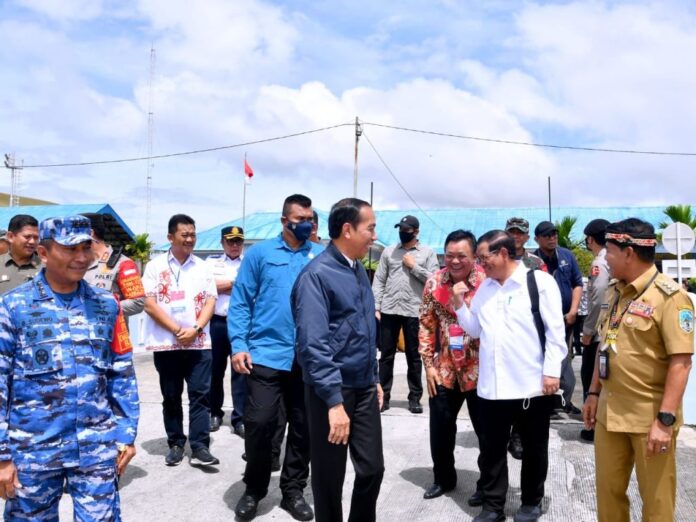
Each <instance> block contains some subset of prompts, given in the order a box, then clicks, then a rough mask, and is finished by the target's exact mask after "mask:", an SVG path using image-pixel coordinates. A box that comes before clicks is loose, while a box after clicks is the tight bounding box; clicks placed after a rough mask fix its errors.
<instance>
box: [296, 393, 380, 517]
mask: <svg viewBox="0 0 696 522" xmlns="http://www.w3.org/2000/svg"><path fill="white" fill-rule="evenodd" d="M305 401H306V404H307V414H308V416H309V430H310V437H311V441H312V444H311V448H312V492H313V493H314V514H315V517H316V520H317V522H341V521H342V520H343V508H342V505H341V496H342V492H343V481H344V480H345V476H346V457H347V455H346V453H347V451H348V448H350V458H351V461H352V462H353V467H354V468H355V482H354V483H353V496H352V497H351V501H350V515H349V516H348V520H349V522H372V521H374V520H376V516H377V515H376V510H377V497H378V496H379V489H380V487H381V485H382V477H383V476H384V456H383V454H382V420H381V418H380V414H379V403H378V401H377V387H376V386H370V387H369V388H361V389H353V388H344V389H343V407H344V408H345V410H346V413H347V415H348V417H349V418H350V436H349V437H348V445H347V446H346V445H344V444H332V443H330V442H329V440H328V439H329V410H328V407H327V406H326V403H325V402H324V401H323V400H321V399H320V398H319V397H318V396H317V394H316V393H315V392H314V390H313V389H312V388H311V387H309V386H307V387H306V391H305Z"/></svg>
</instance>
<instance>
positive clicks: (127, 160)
mask: <svg viewBox="0 0 696 522" xmlns="http://www.w3.org/2000/svg"><path fill="white" fill-rule="evenodd" d="M361 124H362V125H371V126H373V127H381V128H384V129H392V130H398V131H403V132H414V133H418V134H427V135H431V136H441V137H446V138H455V139H462V140H471V141H482V142H487V143H499V144H503V145H521V146H525V147H540V148H547V149H557V150H558V149H561V150H575V151H586V152H606V153H614V154H642V155H654V156H687V157H691V156H696V152H669V151H654V150H634V149H610V148H601V147H581V146H576V145H556V144H552V143H533V142H527V141H515V140H503V139H497V138H483V137H481V136H467V135H463V134H454V133H449V132H439V131H431V130H424V129H413V128H410V127H400V126H397V125H387V124H384V123H376V122H361ZM348 126H350V127H352V126H354V123H352V122H346V123H339V124H337V125H330V126H328V127H321V128H319V129H312V130H307V131H302V132H295V133H293V134H286V135H284V136H274V137H272V138H264V139H260V140H254V141H247V142H244V143H235V144H234V145H223V146H220V147H210V148H207V149H197V150H189V151H184V152H173V153H170V154H160V155H157V156H141V157H134V158H120V159H112V160H97V161H82V162H68V163H44V164H34V165H24V167H23V168H25V169H36V168H53V167H84V166H89V165H107V164H113V163H130V162H135V161H152V160H156V159H166V158H174V157H179V156H191V155H194V154H204V153H207V152H215V151H220V150H227V149H235V148H239V147H248V146H250V145H258V144H261V143H268V142H272V141H280V140H285V139H288V138H296V137H298V136H304V135H306V134H315V133H318V132H324V131H328V130H332V129H337V128H339V127H348Z"/></svg>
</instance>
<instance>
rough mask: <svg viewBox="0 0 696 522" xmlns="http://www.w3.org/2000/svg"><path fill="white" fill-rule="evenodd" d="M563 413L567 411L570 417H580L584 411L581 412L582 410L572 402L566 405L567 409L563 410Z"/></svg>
mask: <svg viewBox="0 0 696 522" xmlns="http://www.w3.org/2000/svg"><path fill="white" fill-rule="evenodd" d="M563 411H565V412H566V413H567V414H568V415H580V414H582V411H580V408H578V407H577V406H575V405H574V404H573V403H572V402H570V403H568V404H566V405H565V408H563Z"/></svg>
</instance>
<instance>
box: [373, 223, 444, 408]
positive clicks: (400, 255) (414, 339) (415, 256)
mask: <svg viewBox="0 0 696 522" xmlns="http://www.w3.org/2000/svg"><path fill="white" fill-rule="evenodd" d="M394 228H398V229H399V239H400V240H401V241H400V242H399V243H397V244H396V245H392V246H389V247H387V248H385V249H384V252H382V257H381V258H380V260H379V266H378V267H377V271H376V272H375V277H374V280H373V281H372V292H373V293H374V295H375V309H376V310H377V312H376V315H377V319H378V320H379V321H380V330H379V331H380V351H381V352H382V354H381V356H380V359H379V381H380V383H381V385H382V389H383V390H384V402H383V405H382V411H386V410H388V409H389V399H390V398H391V387H392V381H393V377H394V356H395V355H396V345H397V343H398V340H399V332H400V331H401V330H402V329H403V334H404V344H405V348H406V362H407V363H408V373H407V379H408V389H409V393H408V409H409V411H410V412H411V413H423V406H421V403H420V400H421V397H422V396H423V383H422V381H421V373H422V366H423V364H422V362H421V358H420V355H419V354H418V317H419V313H420V305H421V298H422V296H423V287H424V286H425V282H426V280H427V279H428V278H429V277H430V276H431V275H433V274H434V273H435V272H436V271H437V270H438V269H439V268H440V265H439V263H438V261H437V256H436V255H435V252H433V250H432V249H431V248H429V247H427V246H424V245H421V244H420V243H419V242H418V233H419V232H420V230H419V229H420V223H419V222H418V219H417V218H415V217H414V216H404V217H403V218H401V220H400V221H399V222H398V223H397V224H396V225H394Z"/></svg>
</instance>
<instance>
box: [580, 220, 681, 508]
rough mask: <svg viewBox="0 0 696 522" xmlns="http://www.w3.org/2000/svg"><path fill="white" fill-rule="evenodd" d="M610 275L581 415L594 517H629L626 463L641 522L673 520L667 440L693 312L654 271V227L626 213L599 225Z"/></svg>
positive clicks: (672, 431) (672, 440)
mask: <svg viewBox="0 0 696 522" xmlns="http://www.w3.org/2000/svg"><path fill="white" fill-rule="evenodd" d="M605 238H606V242H607V245H606V248H607V254H606V260H607V263H608V264H609V268H610V269H611V273H612V275H613V276H614V277H615V278H616V279H615V280H613V281H612V282H611V283H610V284H609V289H608V299H607V303H608V309H607V310H606V312H605V313H604V314H603V317H601V318H600V321H601V327H600V331H599V335H600V339H601V342H600V348H599V351H598V352H597V360H596V363H595V371H594V375H593V377H592V385H591V386H590V391H589V392H588V394H587V399H586V401H585V406H584V408H583V417H584V421H585V427H586V428H587V429H591V428H594V429H595V461H596V466H597V472H596V477H597V478H596V480H597V517H598V519H599V521H600V522H628V521H629V520H630V508H629V502H628V496H627V495H626V490H627V488H628V483H629V479H630V477H631V472H632V471H633V469H634V467H635V471H636V477H637V479H638V488H639V490H640V496H641V498H642V501H643V513H642V519H643V520H650V521H655V522H657V521H660V522H667V521H670V522H671V521H672V520H674V504H675V499H676V485H677V470H676V460H675V452H676V440H677V434H678V432H679V427H680V426H681V424H682V412H681V403H682V397H683V395H684V389H685V387H686V381H687V379H688V377H689V371H690V369H691V356H692V354H693V351H694V308H693V305H692V303H691V300H690V299H689V296H688V295H686V292H685V291H684V290H683V289H682V288H681V286H680V285H679V284H677V283H676V282H675V281H673V280H672V279H670V278H669V277H667V276H665V275H663V274H660V273H659V272H658V271H657V268H656V267H655V264H654V262H655V245H656V238H655V229H654V228H653V226H652V225H650V224H649V223H646V222H644V221H641V220H639V219H635V218H631V219H626V220H624V221H619V222H618V223H613V224H611V225H609V226H608V227H607V228H606V234H605Z"/></svg>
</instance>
